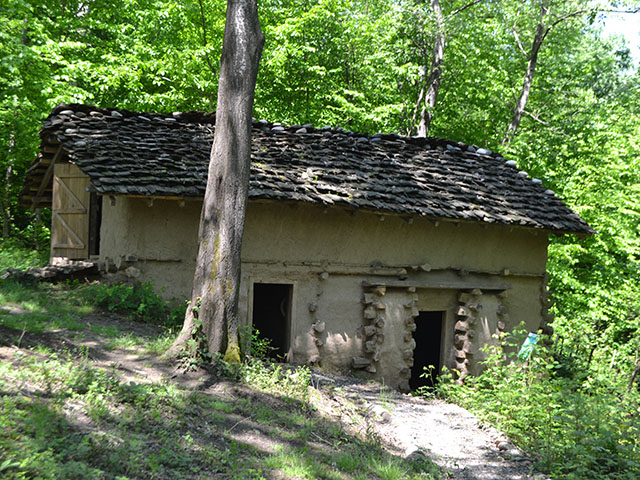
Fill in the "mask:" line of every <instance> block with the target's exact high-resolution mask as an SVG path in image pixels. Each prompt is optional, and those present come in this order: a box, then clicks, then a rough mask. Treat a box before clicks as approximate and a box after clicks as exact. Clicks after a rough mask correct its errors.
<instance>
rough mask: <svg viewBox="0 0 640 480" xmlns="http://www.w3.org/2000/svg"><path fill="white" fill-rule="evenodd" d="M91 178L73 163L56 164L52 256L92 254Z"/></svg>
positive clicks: (72, 256)
mask: <svg viewBox="0 0 640 480" xmlns="http://www.w3.org/2000/svg"><path fill="white" fill-rule="evenodd" d="M88 187H89V177H87V176H86V175H85V174H84V173H82V172H81V171H80V169H79V168H78V167H76V166H75V165H73V164H71V163H60V164H56V165H55V167H54V171H53V202H52V208H51V257H52V258H53V257H67V258H69V259H72V260H85V259H87V258H88V257H89V205H90V193H89V191H88Z"/></svg>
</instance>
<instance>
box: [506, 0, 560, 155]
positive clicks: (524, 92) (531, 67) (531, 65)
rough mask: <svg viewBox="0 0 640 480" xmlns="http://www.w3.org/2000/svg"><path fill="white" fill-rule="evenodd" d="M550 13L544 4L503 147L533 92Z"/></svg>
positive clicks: (511, 137) (514, 131) (510, 137)
mask: <svg viewBox="0 0 640 480" xmlns="http://www.w3.org/2000/svg"><path fill="white" fill-rule="evenodd" d="M548 12H549V8H548V7H547V5H546V3H543V4H542V6H541V7H540V20H539V21H538V25H537V27H536V34H535V35H534V37H533V43H532V45H531V51H530V53H529V61H528V62H527V72H526V73H525V75H524V82H523V83H522V89H521V90H520V97H519V98H518V101H517V103H516V106H515V108H514V110H513V117H512V118H511V123H509V127H507V132H506V133H505V135H504V138H503V139H502V145H506V146H508V145H509V143H511V140H512V139H513V136H514V135H515V133H516V131H517V130H518V126H519V125H520V120H521V119H522V114H523V113H524V109H525V107H526V106H527V101H528V100H529V93H530V92H531V84H532V83H533V76H534V74H535V71H536V65H537V63H538V53H539V52H540V47H542V42H544V39H545V37H546V35H547V33H548V29H547V27H545V25H544V20H545V17H546V16H547V13H548Z"/></svg>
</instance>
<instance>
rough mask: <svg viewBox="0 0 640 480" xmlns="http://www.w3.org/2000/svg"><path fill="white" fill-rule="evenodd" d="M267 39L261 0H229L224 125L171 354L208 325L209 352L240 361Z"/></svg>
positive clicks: (220, 117) (221, 88) (220, 119)
mask: <svg viewBox="0 0 640 480" xmlns="http://www.w3.org/2000/svg"><path fill="white" fill-rule="evenodd" d="M263 44H264V36H263V34H262V31H261V30H260V23H259V19H258V7H257V1H256V0H228V2H227V17H226V25H225V32H224V40H223V45H222V56H221V60H220V77H219V83H218V100H217V109H216V132H215V138H214V142H213V147H212V150H211V159H210V162H209V176H208V179H207V188H206V192H205V197H204V204H203V206H202V212H201V216H200V231H199V248H198V256H197V260H196V271H195V275H194V280H193V291H192V295H191V304H190V306H189V307H188V308H187V312H186V315H185V320H184V325H183V328H182V331H181V332H180V335H179V336H178V338H177V339H176V341H175V342H174V344H173V346H172V347H171V349H170V350H169V352H168V354H169V355H173V356H175V355H177V354H179V352H180V350H181V349H182V347H183V346H184V345H186V343H187V342H188V340H189V339H190V338H192V337H193V335H194V332H196V331H199V330H201V331H202V333H204V335H205V336H206V343H207V347H208V350H209V353H212V354H213V353H216V352H219V353H223V354H224V359H225V360H227V361H230V362H240V344H239V338H238V293H239V287H240V247H241V244H242V235H243V231H244V219H245V210H246V204H247V197H248V190H249V171H250V166H251V122H252V110H253V99H254V92H255V85H256V79H257V74H258V65H259V62H260V55H261V53H262V46H263Z"/></svg>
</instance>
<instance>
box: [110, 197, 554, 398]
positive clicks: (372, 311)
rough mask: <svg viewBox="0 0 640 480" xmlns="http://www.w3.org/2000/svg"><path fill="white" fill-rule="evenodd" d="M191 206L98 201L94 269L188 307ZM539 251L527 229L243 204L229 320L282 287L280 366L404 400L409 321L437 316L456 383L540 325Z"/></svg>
mask: <svg viewBox="0 0 640 480" xmlns="http://www.w3.org/2000/svg"><path fill="white" fill-rule="evenodd" d="M200 207H201V204H200V202H196V201H192V202H190V201H187V202H184V204H183V205H182V206H181V204H180V203H179V202H178V201H175V200H173V201H170V200H155V201H154V202H153V204H152V205H151V206H149V203H148V202H147V201H146V200H143V199H131V198H123V197H118V198H116V199H115V202H113V201H110V200H109V199H107V198H105V199H104V202H103V222H102V230H101V250H100V257H101V261H102V262H103V263H104V264H106V265H110V268H111V269H115V268H118V269H120V270H125V269H127V268H129V267H133V269H131V268H130V269H129V273H130V275H132V276H138V277H139V280H142V281H153V282H154V283H155V285H156V287H157V288H159V289H161V290H162V291H163V292H164V293H163V295H164V296H165V297H167V298H171V297H178V298H186V297H188V296H189V293H190V290H191V282H192V275H193V270H194V265H195V256H196V240H197V229H198V218H199V212H200ZM546 252H547V237H546V234H544V233H542V232H540V233H538V232H534V231H532V230H527V229H518V228H508V227H501V226H492V225H487V226H484V225H478V224H472V223H469V224H464V223H459V224H456V223H452V222H444V221H442V222H433V221H429V220H426V219H423V218H414V219H410V218H401V217H399V216H391V215H385V216H380V215H376V214H370V213H364V212H352V211H351V212H350V211H346V210H342V209H338V208H322V207H320V206H315V205H303V204H285V203H274V202H251V203H250V204H249V208H248V211H247V221H246V226H245V239H244V244H243V249H242V259H243V271H242V281H241V293H240V318H241V321H242V322H243V323H245V324H249V323H250V319H251V318H252V314H253V306H252V301H251V299H252V298H253V285H254V284H256V283H286V284H290V285H293V295H292V305H291V327H290V328H291V341H290V350H289V360H290V361H292V362H296V363H314V364H320V365H322V366H323V367H324V368H328V369H338V370H351V369H354V370H353V371H357V372H359V373H360V374H361V375H364V376H368V377H372V378H384V380H385V382H386V383H387V384H388V385H391V386H395V387H399V388H404V389H406V388H407V385H406V383H407V382H406V381H407V369H410V367H411V364H412V361H413V358H412V355H411V352H412V350H413V348H414V347H415V342H412V335H411V334H412V331H413V330H412V329H415V328H414V326H413V325H412V323H413V322H414V319H415V318H416V316H417V315H418V313H419V312H420V311H431V310H437V311H443V312H445V313H444V330H443V334H442V342H441V364H443V365H444V364H446V365H448V366H450V367H457V368H459V369H460V370H461V371H463V373H465V374H466V373H473V371H474V370H475V369H476V365H477V361H478V359H479V358H481V357H482V352H480V351H479V346H480V345H482V344H484V343H487V342H491V341H493V340H492V336H493V335H494V334H496V333H500V332H501V331H504V330H509V329H511V328H512V327H513V326H514V325H517V324H518V323H520V322H524V323H525V324H526V326H527V328H528V329H529V330H537V329H538V328H539V327H541V326H544V325H545V322H546V321H547V320H548V318H549V317H548V315H546V303H545V302H546V290H545V286H546V284H545V266H546ZM546 328H548V327H546Z"/></svg>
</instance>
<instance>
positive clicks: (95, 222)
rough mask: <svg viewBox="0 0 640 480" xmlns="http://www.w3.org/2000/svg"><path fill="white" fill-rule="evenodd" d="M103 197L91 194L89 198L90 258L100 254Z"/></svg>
mask: <svg viewBox="0 0 640 480" xmlns="http://www.w3.org/2000/svg"><path fill="white" fill-rule="evenodd" d="M101 223H102V195H98V194H96V193H95V192H91V194H90V197H89V256H91V255H99V254H100V225H101Z"/></svg>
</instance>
